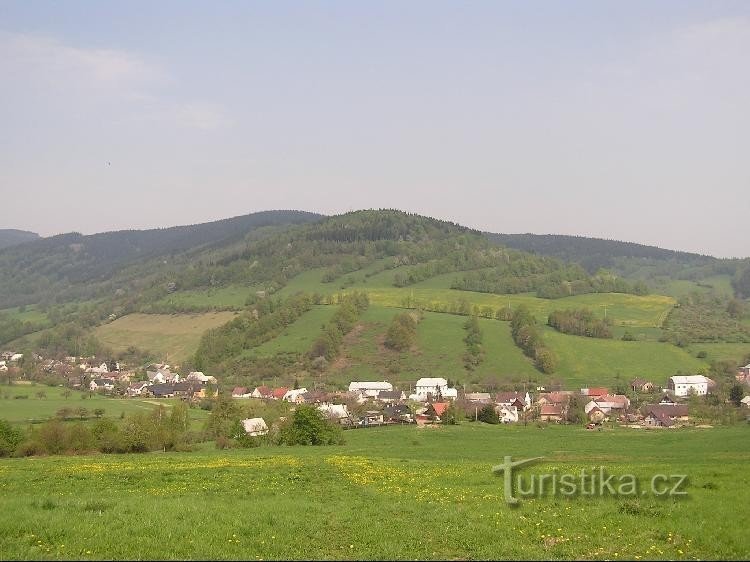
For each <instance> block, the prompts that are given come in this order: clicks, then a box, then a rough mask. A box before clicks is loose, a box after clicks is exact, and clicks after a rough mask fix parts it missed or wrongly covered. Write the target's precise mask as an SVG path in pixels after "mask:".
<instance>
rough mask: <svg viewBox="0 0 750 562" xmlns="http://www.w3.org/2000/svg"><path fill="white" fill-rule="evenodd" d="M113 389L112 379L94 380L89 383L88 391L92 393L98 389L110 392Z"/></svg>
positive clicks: (113, 382)
mask: <svg viewBox="0 0 750 562" xmlns="http://www.w3.org/2000/svg"><path fill="white" fill-rule="evenodd" d="M114 387H115V381H113V380H112V379H94V380H92V381H91V382H89V390H91V391H92V392H93V391H95V390H99V389H104V390H112V389H113V388H114Z"/></svg>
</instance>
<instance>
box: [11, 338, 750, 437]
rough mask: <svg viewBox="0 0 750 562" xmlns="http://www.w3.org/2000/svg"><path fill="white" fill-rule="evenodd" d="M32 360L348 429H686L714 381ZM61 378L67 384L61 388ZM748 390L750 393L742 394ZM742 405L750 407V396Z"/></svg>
mask: <svg viewBox="0 0 750 562" xmlns="http://www.w3.org/2000/svg"><path fill="white" fill-rule="evenodd" d="M23 358H24V357H23V354H21V353H17V352H14V351H5V352H3V353H1V354H0V375H2V374H5V375H7V377H8V381H9V382H10V381H11V379H12V378H14V377H18V376H19V373H21V370H20V369H19V368H18V365H19V364H20V363H21V362H22V361H23ZM33 361H34V362H35V363H34V364H35V365H36V366H37V368H38V369H40V370H41V371H42V372H43V373H47V374H49V375H50V376H56V377H58V378H59V380H61V381H63V384H62V385H64V386H68V387H69V388H71V389H73V390H79V391H82V392H89V393H97V394H103V395H107V396H111V397H117V398H122V399H128V398H153V399H167V398H175V399H180V400H184V401H186V402H188V403H190V404H192V405H195V404H197V403H198V402H200V401H205V400H210V399H212V398H216V397H217V396H218V395H219V393H220V392H224V393H226V395H228V396H231V398H232V399H233V400H238V401H243V400H248V401H253V400H255V401H261V402H270V401H282V402H286V403H288V404H289V405H290V407H291V408H292V409H293V408H294V406H296V405H300V404H307V405H312V406H315V407H316V408H317V409H318V410H319V411H320V412H321V413H322V414H323V415H324V416H325V417H326V418H328V419H329V420H331V421H333V422H335V423H338V424H340V425H341V426H342V427H343V428H344V429H356V428H365V427H377V426H383V425H389V424H415V425H416V426H419V427H423V426H428V425H435V424H450V423H456V420H457V419H460V418H466V419H469V420H473V421H482V422H486V423H496V424H518V423H523V424H528V423H530V422H534V423H557V424H561V423H574V424H581V425H586V427H587V428H588V429H601V428H602V427H603V426H604V425H605V424H619V425H622V426H627V427H632V428H647V429H651V428H679V427H682V426H686V425H690V424H691V423H695V422H694V421H693V420H692V418H691V412H690V399H691V398H693V399H694V398H699V399H700V398H703V399H705V398H706V397H708V396H710V395H711V394H712V392H713V390H714V389H715V387H716V383H715V382H714V381H713V380H712V379H710V378H708V377H706V376H704V375H675V376H672V377H669V379H668V380H667V381H666V384H664V385H663V386H659V385H657V384H655V383H654V382H652V381H651V380H647V379H645V378H635V379H633V380H632V381H630V383H629V392H628V393H627V394H625V393H622V392H620V393H617V392H614V391H610V389H608V388H603V387H590V388H580V389H575V390H547V389H545V388H544V387H533V388H524V389H522V390H508V391H504V392H495V393H491V392H477V391H474V392H464V391H463V390H459V389H457V388H453V387H451V386H450V382H449V381H448V380H447V379H445V378H441V377H427V378H420V379H418V380H417V381H416V383H415V384H414V385H413V386H412V387H411V388H410V389H409V390H408V391H406V390H401V389H398V388H395V387H394V385H393V384H391V383H390V382H388V381H352V382H351V383H350V384H349V385H348V388H346V389H340V390H322V389H307V388H300V387H299V385H297V384H295V385H294V387H293V388H289V387H286V386H280V387H272V386H266V385H261V386H256V387H241V386H237V387H234V388H232V390H231V393H230V392H229V388H226V389H222V385H221V384H220V381H219V380H218V379H217V378H216V377H215V376H212V375H206V374H204V373H202V372H199V371H191V372H189V373H187V374H186V375H184V376H183V375H180V374H179V373H178V372H177V370H173V368H172V367H171V366H170V365H169V364H167V363H150V364H148V365H145V366H143V367H141V368H139V369H128V368H126V367H125V366H124V365H121V364H120V363H118V362H117V361H112V360H100V359H96V358H80V357H65V358H64V359H46V360H45V359H44V358H42V357H41V356H39V355H37V354H34V356H33ZM736 380H737V383H738V384H741V385H742V387H743V388H745V387H747V386H750V364H749V365H746V366H744V367H741V368H740V369H739V370H738V372H737V375H736ZM62 385H61V386H62ZM743 394H744V393H743ZM741 405H742V406H743V407H745V408H750V396H748V395H744V396H743V397H742V400H741ZM243 424H244V426H245V428H246V431H247V433H248V435H251V436H258V435H263V434H265V433H267V432H268V424H267V423H266V420H264V419H263V418H248V419H245V420H243Z"/></svg>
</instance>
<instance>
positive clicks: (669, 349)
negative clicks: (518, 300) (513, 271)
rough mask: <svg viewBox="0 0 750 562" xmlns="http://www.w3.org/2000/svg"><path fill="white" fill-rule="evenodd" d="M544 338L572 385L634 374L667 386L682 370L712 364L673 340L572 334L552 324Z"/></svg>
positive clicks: (559, 370) (560, 375)
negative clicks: (661, 341)
mask: <svg viewBox="0 0 750 562" xmlns="http://www.w3.org/2000/svg"><path fill="white" fill-rule="evenodd" d="M544 340H545V343H546V345H547V346H549V347H550V348H551V349H552V350H554V351H555V353H557V355H558V357H559V359H560V362H559V366H558V368H557V370H556V371H555V373H554V375H553V376H554V377H555V378H562V379H563V381H564V382H565V384H566V385H567V386H566V387H569V388H576V387H578V388H582V387H586V386H589V385H594V384H601V385H612V384H615V383H617V382H618V381H619V382H621V383H623V384H627V383H628V382H629V381H630V380H631V379H633V378H634V377H642V378H645V379H648V380H651V381H653V382H654V384H657V385H665V386H666V383H667V379H668V378H669V377H671V376H672V375H674V374H676V373H678V372H682V373H686V374H688V373H695V372H697V371H698V370H700V369H701V368H706V367H708V363H707V362H706V361H704V360H701V359H697V358H696V357H693V356H692V355H690V354H689V353H688V352H687V351H685V350H684V349H680V348H679V347H677V346H674V345H672V344H669V343H660V342H653V341H638V342H627V341H621V340H615V339H596V338H586V337H581V336H570V335H565V334H560V333H558V332H556V331H554V330H552V329H551V328H546V329H545V330H544ZM618 375H619V378H618Z"/></svg>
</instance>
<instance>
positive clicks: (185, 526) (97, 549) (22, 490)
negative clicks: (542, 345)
mask: <svg viewBox="0 0 750 562" xmlns="http://www.w3.org/2000/svg"><path fill="white" fill-rule="evenodd" d="M749 430H750V428H748V427H747V426H744V425H743V426H735V427H730V428H716V429H705V430H700V429H693V430H689V429H688V430H661V431H658V430H654V431H646V430H630V429H617V430H611V431H602V432H588V431H586V430H584V429H580V428H577V427H549V428H545V429H539V428H537V427H535V426H529V427H523V426H519V427H503V426H485V425H482V424H479V425H474V424H470V423H463V424H461V425H459V426H455V427H440V428H434V429H417V428H415V427H386V428H377V429H370V430H361V431H351V432H347V433H346V434H345V437H346V441H347V443H346V444H345V445H342V446H332V447H318V448H314V447H260V448H257V449H249V450H234V451H229V452H224V451H222V452H219V451H215V450H208V449H207V450H206V451H204V452H199V453H169V454H163V453H159V454H145V455H121V456H103V455H99V456H91V457H78V458H76V457H55V458H35V459H10V460H3V461H0V475H1V480H0V486H1V487H2V492H1V493H0V498H2V499H0V505H2V509H0V553H2V557H3V558H5V559H75V558H83V559H100V558H105V559H112V558H114V559H146V558H154V559H175V558H201V559H214V558H216V559H248V560H260V559H264V560H268V559H299V558H318V559H319V558H331V559H415V558H416V559H488V558H521V559H522V558H530V559H607V560H616V559H643V560H646V559H677V560H682V559H686V560H693V559H718V558H727V559H740V558H747V556H748V555H749V554H750V538H748V535H747V533H746V532H745V529H746V528H747V525H748V523H750V512H748V510H747V509H746V505H747V504H748V501H750V491H749V490H750V487H748V476H747V470H746V467H747V463H748V462H750V439H748V437H750V435H749V434H748V431H749ZM505 455H512V456H513V457H514V459H518V458H529V457H533V456H544V457H545V458H544V459H543V460H542V461H541V462H540V463H539V464H536V465H534V466H533V467H530V468H528V469H524V473H526V472H525V471H527V470H528V473H529V474H531V473H536V474H540V473H542V472H549V471H555V470H557V471H558V472H559V473H572V474H577V473H579V472H580V471H581V470H582V469H587V470H589V469H594V468H598V467H604V468H605V470H606V471H607V473H608V474H612V475H616V476H620V475H624V474H629V473H632V474H634V475H636V476H638V477H639V478H641V479H643V481H644V482H648V481H649V479H650V477H651V476H653V475H654V474H658V473H661V474H687V475H688V477H689V483H688V486H687V488H686V491H687V493H688V495H687V497H686V498H682V499H661V498H654V497H652V496H650V495H647V496H643V497H639V498H627V499H626V498H612V497H605V498H598V497H589V496H578V497H572V498H563V497H549V496H548V497H542V498H539V499H529V498H527V499H523V500H522V501H521V504H520V506H519V507H517V508H510V507H509V506H508V505H506V503H505V502H504V499H503V495H502V478H499V477H497V476H496V475H493V473H492V471H491V468H492V466H493V465H495V464H497V463H499V462H501V460H502V458H503V456H505ZM707 526H710V532H707Z"/></svg>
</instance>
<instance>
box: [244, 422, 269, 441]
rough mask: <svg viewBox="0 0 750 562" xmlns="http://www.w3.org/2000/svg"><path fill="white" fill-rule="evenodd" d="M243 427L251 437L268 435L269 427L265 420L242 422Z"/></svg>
mask: <svg viewBox="0 0 750 562" xmlns="http://www.w3.org/2000/svg"><path fill="white" fill-rule="evenodd" d="M242 427H243V428H244V430H245V433H247V435H248V436H250V437H260V436H261V435H266V434H267V433H268V426H267V425H266V421H265V420H264V419H263V418H247V419H245V420H242Z"/></svg>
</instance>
